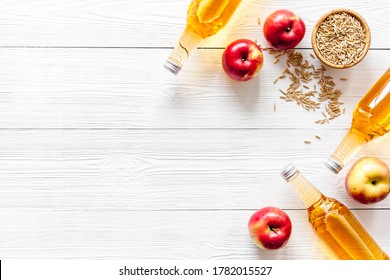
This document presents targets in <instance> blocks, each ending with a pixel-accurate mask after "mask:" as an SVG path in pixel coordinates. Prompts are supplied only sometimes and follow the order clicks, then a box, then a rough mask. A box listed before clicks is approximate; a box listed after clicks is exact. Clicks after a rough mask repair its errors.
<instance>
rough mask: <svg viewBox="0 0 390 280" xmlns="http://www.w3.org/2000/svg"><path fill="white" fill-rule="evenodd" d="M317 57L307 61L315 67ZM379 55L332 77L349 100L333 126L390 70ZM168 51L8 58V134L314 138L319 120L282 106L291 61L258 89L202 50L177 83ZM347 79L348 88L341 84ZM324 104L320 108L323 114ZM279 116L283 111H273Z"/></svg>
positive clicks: (264, 74) (4, 54) (13, 52)
mask: <svg viewBox="0 0 390 280" xmlns="http://www.w3.org/2000/svg"><path fill="white" fill-rule="evenodd" d="M309 53H310V51H307V50H306V51H302V54H303V55H304V57H305V59H308V60H309V61H310V62H313V63H314V64H315V65H317V66H319V65H320V64H319V62H318V60H313V61H311V60H310V55H309ZM387 54H388V51H382V50H372V51H370V52H369V54H368V55H367V57H366V58H365V60H363V62H361V64H359V65H357V66H356V67H353V68H351V69H346V70H342V71H340V70H334V69H333V70H331V69H328V71H327V74H329V75H331V76H333V77H334V81H335V83H336V85H337V88H339V89H341V90H342V91H343V95H342V97H341V98H340V101H342V102H345V108H346V114H344V115H342V116H340V117H339V118H337V119H335V120H334V121H333V122H331V124H330V125H326V127H329V128H338V129H340V128H343V129H345V128H346V127H347V126H348V125H349V123H350V119H351V112H352V109H353V108H354V106H355V104H356V103H357V102H358V100H359V99H360V98H361V97H362V96H363V94H364V93H365V92H366V91H367V90H368V89H369V88H370V86H371V85H372V84H373V83H374V82H375V81H376V80H377V79H378V77H379V76H380V75H381V74H382V73H383V72H384V71H385V69H386V67H387V66H386V65H390V56H389V55H387ZM168 55H169V50H150V49H0V56H1V66H0V87H1V89H0V101H1V102H0V112H1V118H0V128H312V129H317V128H318V129H320V128H319V127H321V126H320V125H317V124H315V121H316V120H318V119H322V118H323V117H322V114H321V112H322V111H323V110H324V107H322V110H318V111H317V112H315V113H313V112H307V111H306V110H304V109H302V108H301V107H299V106H297V105H296V104H293V103H291V102H290V103H287V102H285V101H284V100H281V99H280V96H281V93H280V92H279V89H284V90H285V89H286V88H287V87H288V84H289V82H288V81H287V79H284V80H280V81H279V82H278V83H277V84H273V83H274V80H275V79H277V78H278V77H279V76H280V75H281V74H282V73H283V71H284V70H285V67H286V66H285V63H284V62H283V59H282V60H281V61H280V63H278V64H274V63H273V61H274V57H273V56H271V55H270V54H268V53H265V63H264V67H263V69H262V70H261V72H260V73H259V75H258V76H257V77H256V78H255V79H253V80H252V81H249V82H246V83H239V82H234V81H232V80H230V79H229V78H228V77H227V76H226V75H225V73H223V70H222V67H221V62H220V60H221V55H222V50H199V51H198V52H197V53H196V54H194V56H192V57H191V58H190V60H189V61H188V63H187V64H186V65H185V68H184V69H183V70H182V73H180V74H179V76H177V77H174V76H172V75H171V74H170V73H168V71H166V70H165V69H163V67H162V64H163V63H164V61H165V59H166V58H167V56H168ZM340 78H348V80H347V81H341V80H340ZM324 105H325V104H322V106H324ZM275 107H276V108H275Z"/></svg>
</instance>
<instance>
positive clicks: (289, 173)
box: [280, 163, 299, 181]
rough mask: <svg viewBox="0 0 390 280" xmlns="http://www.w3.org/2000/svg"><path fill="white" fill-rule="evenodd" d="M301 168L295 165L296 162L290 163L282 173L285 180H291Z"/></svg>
mask: <svg viewBox="0 0 390 280" xmlns="http://www.w3.org/2000/svg"><path fill="white" fill-rule="evenodd" d="M298 172H299V170H298V169H297V168H296V167H295V165H294V164H291V163H290V164H289V165H287V166H286V167H284V168H283V169H282V171H281V172H280V175H281V176H282V177H283V178H284V180H286V181H289V180H290V179H291V178H292V177H294V175H295V174H298Z"/></svg>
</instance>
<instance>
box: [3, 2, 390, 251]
mask: <svg viewBox="0 0 390 280" xmlns="http://www.w3.org/2000/svg"><path fill="white" fill-rule="evenodd" d="M189 2H190V1H189V0H188V1H179V0H167V1H157V0H146V1H140V0H131V1H107V0H83V1H75V0H68V1H65V0H31V1H27V0H13V1H9V0H5V1H1V2H0V11H1V13H0V23H1V28H0V223H1V226H0V257H2V258H24V257H26V258H91V259H107V258H109V259H142V258H145V259H159V258H161V259H326V258H328V255H327V254H326V253H325V252H324V251H323V250H322V249H321V246H319V242H318V240H317V237H316V235H315V234H314V233H313V232H312V230H311V229H310V227H309V224H308V223H307V216H306V211H305V209H303V207H302V204H301V203H300V202H299V201H298V199H297V197H296V195H295V194H294V193H293V192H292V190H291V187H290V186H289V185H288V184H287V183H285V182H284V181H283V180H282V178H281V177H280V175H279V172H280V170H281V168H283V167H284V166H285V165H286V164H288V163H290V162H292V163H294V164H296V166H297V167H298V168H299V169H300V170H301V171H302V173H303V174H304V176H305V177H307V178H308V179H309V180H310V181H311V182H312V183H313V184H314V185H316V186H317V187H318V188H319V189H320V190H321V191H322V192H324V194H326V195H329V196H332V197H335V198H337V199H339V200H340V201H342V202H344V203H345V204H346V205H347V206H349V207H350V208H351V209H352V210H353V212H354V213H355V215H356V216H357V217H358V219H359V220H361V222H362V223H363V224H364V226H365V227H366V228H367V229H368V231H369V232H370V233H371V234H372V236H373V237H374V238H375V239H376V240H377V242H378V243H379V244H380V245H381V246H382V248H383V249H384V250H385V251H387V252H388V253H390V241H389V238H388V235H389V232H390V223H389V220H388V216H389V214H390V212H389V211H390V210H389V209H390V199H386V200H384V201H382V202H380V203H378V204H374V205H368V206H367V205H362V204H359V203H357V202H355V201H353V200H352V199H351V198H350V197H349V196H348V195H347V193H346V192H345V190H344V179H345V176H346V173H347V171H348V169H349V167H350V166H351V164H352V163H353V162H354V161H355V160H356V159H357V158H359V157H361V156H364V155H372V156H377V157H380V158H381V159H383V160H384V161H385V162H386V163H388V164H389V165H390V145H389V141H390V135H386V136H384V137H382V138H379V139H376V140H374V141H372V142H370V143H368V144H367V145H366V146H365V147H364V148H363V149H362V150H361V151H360V152H359V153H358V154H357V155H356V156H355V157H354V158H353V159H352V160H351V161H350V162H349V163H348V164H347V166H346V167H345V168H344V170H343V171H342V172H341V173H340V174H339V175H334V174H332V173H330V171H328V170H326V169H325V167H324V166H323V162H324V160H325V159H326V158H327V157H328V156H329V155H330V154H331V152H333V150H334V149H335V148H336V146H337V144H338V143H339V142H340V140H341V138H342V137H343V135H344V133H345V132H346V131H347V129H348V127H349V125H350V121H351V112H352V110H353V108H354V107H355V105H356V103H357V102H358V100H359V99H360V98H361V97H362V96H363V94H364V93H365V92H366V91H367V89H368V88H369V87H370V86H371V85H372V84H373V83H374V82H375V81H376V80H377V78H378V77H379V76H380V75H381V74H382V73H383V71H384V70H385V69H387V68H388V67H389V65H390V58H389V57H390V56H389V52H390V42H389V38H390V37H389V36H388V35H389V30H388V23H389V21H388V14H389V12H390V3H389V2H388V1H384V0H383V1H380V0H378V1H375V3H372V2H371V1H366V0H364V1H351V0H348V1H342V2H340V1H337V0H329V1H326V2H318V1H309V0H305V1H291V0H289V1H287V0H280V1H268V0H260V1H257V0H246V1H245V0H244V1H243V3H242V5H241V6H240V7H239V10H238V11H237V13H236V14H235V16H234V17H233V18H232V21H231V22H230V23H229V24H228V26H226V28H225V29H224V30H223V31H222V32H221V33H220V34H218V35H216V36H215V37H213V38H209V39H207V40H205V41H204V42H203V44H202V45H201V46H200V48H199V49H198V50H196V52H194V53H193V54H192V55H191V56H190V58H189V60H188V61H187V63H186V64H185V67H184V68H183V70H182V72H181V73H180V75H179V76H177V77H173V76H171V75H170V73H167V71H165V70H164V69H163V67H162V65H163V63H164V61H165V60H166V59H167V57H168V55H169V54H170V52H171V51H172V48H173V46H174V45H175V44H176V41H177V39H178V37H179V35H180V33H181V32H182V30H183V28H184V24H185V13H186V9H187V6H188V4H189ZM340 6H344V7H348V8H351V9H354V10H355V11H357V12H359V13H361V14H362V15H363V16H364V17H365V19H366V20H367V22H368V24H369V25H370V28H371V32H372V45H371V49H370V51H369V53H368V55H367V56H366V57H365V59H364V60H363V61H362V62H361V63H360V64H359V65H357V66H355V67H353V68H350V69H346V70H342V71H340V70H334V69H328V71H327V73H329V75H331V76H333V77H334V80H335V82H336V85H337V87H338V88H340V89H341V90H342V91H343V94H342V97H341V101H342V102H344V106H345V109H346V113H345V114H343V115H341V116H340V117H339V118H337V119H336V120H334V121H332V122H331V123H330V124H327V125H318V124H315V123H314V122H315V121H316V120H317V119H319V118H321V117H322V115H321V110H319V111H317V112H315V113H314V112H307V111H305V110H303V109H302V108H300V107H298V106H297V105H295V104H293V103H287V102H285V101H283V100H281V99H280V98H279V95H280V93H279V91H278V90H279V88H285V87H287V85H288V83H287V81H282V82H281V83H277V84H274V80H275V79H276V78H277V77H278V76H279V75H280V74H281V73H282V72H283V71H284V69H285V64H284V58H282V59H281V61H280V62H279V63H277V64H274V63H273V62H274V57H273V56H271V55H269V54H268V53H265V54H264V55H265V64H264V66H263V69H262V70H261V72H260V74H259V75H258V76H257V77H256V78H255V79H253V80H252V81H250V82H247V83H235V82H232V81H231V80H229V79H228V78H227V77H226V75H225V74H224V73H223V71H222V68H221V62H220V61H221V55H222V52H223V49H224V47H225V46H226V45H227V43H229V42H231V41H232V40H233V39H237V38H243V37H245V38H249V39H253V40H257V41H258V43H259V44H260V45H261V46H263V47H264V46H267V43H266V42H265V40H264V38H263V36H262V33H261V32H262V30H261V28H262V25H260V26H259V25H258V17H260V18H261V20H262V22H264V20H265V18H266V16H267V15H268V14H269V13H271V12H272V11H274V10H276V9H279V8H285V7H288V8H289V9H291V10H293V11H295V12H296V13H297V14H299V15H301V17H302V18H304V20H305V22H306V26H307V33H306V36H305V38H304V40H303V41H302V43H301V44H300V45H299V50H298V51H300V52H301V53H302V54H303V55H304V57H305V58H306V59H308V60H310V61H311V59H310V53H311V52H312V50H311V49H310V47H311V46H310V33H311V29H312V27H313V26H314V23H315V21H316V20H317V18H319V17H320V16H321V15H322V14H323V13H325V12H326V11H328V10H330V9H333V8H337V7H340ZM378 7H379V8H378ZM313 63H314V64H315V65H316V66H319V65H320V64H319V62H318V61H317V60H314V61H313ZM340 78H347V81H341V80H340ZM315 135H320V136H321V139H320V140H319V139H316V138H315ZM305 140H310V141H311V143H310V144H305V143H304V141H305ZM268 205H274V206H277V207H280V208H282V209H285V210H286V211H287V212H288V214H289V215H290V217H291V218H292V221H293V235H292V237H291V240H290V241H289V243H288V245H287V246H286V247H285V248H283V249H282V250H277V251H274V252H265V251H261V250H259V249H258V248H256V247H255V245H254V244H253V243H252V242H251V241H250V240H249V235H248V233H247V228H246V224H247V221H248V219H249V217H250V216H251V215H252V213H253V212H254V211H255V210H256V209H258V208H261V207H263V206H268Z"/></svg>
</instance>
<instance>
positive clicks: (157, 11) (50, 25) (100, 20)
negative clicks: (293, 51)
mask: <svg viewBox="0 0 390 280" xmlns="http://www.w3.org/2000/svg"><path fill="white" fill-rule="evenodd" d="M189 3H190V1H189V0H187V1H177V0H167V1H164V2H160V1H156V0H131V1H105V0H83V1H79V0H69V1H63V0H12V1H1V3H0V10H1V11H2V16H1V21H2V26H5V27H6V28H2V29H1V31H0V32H1V33H0V35H1V36H0V46H71V47H74V46H84V47H85V46H88V47H97V46H99V47H173V46H174V45H175V44H176V41H177V39H178V37H179V35H180V34H181V32H182V31H183V29H184V25H185V19H186V11H187V7H188V4H189ZM342 6H346V7H348V8H350V9H352V10H355V11H356V12H358V13H360V14H362V15H363V17H364V18H365V19H366V21H367V22H368V24H369V26H370V29H371V30H372V47H373V48H388V45H386V40H383V38H386V37H389V35H390V33H389V32H390V31H389V30H388V22H387V15H388V14H389V13H390V3H389V2H388V1H386V0H377V1H375V4H373V3H372V1H369V0H363V1H343V2H340V1H339V0H328V1H326V3H322V2H321V3H319V2H316V1H296V2H295V3H291V1H289V0H280V1H270V0H243V2H242V3H241V5H240V6H239V8H238V10H237V11H236V13H235V14H234V16H233V18H232V20H231V22H229V24H228V25H227V26H226V27H225V29H224V30H223V31H222V32H221V33H220V34H218V35H216V36H214V37H212V38H210V39H209V40H207V41H205V42H204V43H203V44H202V45H203V46H208V47H225V46H226V45H227V43H228V42H230V41H231V40H232V39H237V38H239V37H245V38H249V39H252V40H255V39H257V40H259V43H261V44H262V45H265V44H266V42H265V40H264V37H263V36H262V29H261V28H262V24H261V25H260V26H259V25H258V20H257V19H258V17H260V18H261V21H262V22H264V20H265V19H266V17H267V16H268V15H269V14H270V13H271V12H273V11H274V10H277V9H282V8H286V7H288V8H289V9H291V10H294V11H295V12H296V13H297V14H298V15H300V16H301V17H302V18H303V19H304V20H305V23H306V25H307V33H306V36H305V40H304V41H303V42H302V43H301V44H300V45H299V46H300V47H305V48H307V47H311V44H310V34H311V31H312V28H313V26H314V24H315V22H316V21H317V19H318V18H319V17H320V16H322V15H323V14H325V13H326V12H327V11H329V10H331V9H335V8H339V7H342Z"/></svg>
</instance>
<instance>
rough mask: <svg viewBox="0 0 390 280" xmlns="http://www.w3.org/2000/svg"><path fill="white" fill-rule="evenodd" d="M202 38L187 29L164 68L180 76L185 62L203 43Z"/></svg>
mask: <svg viewBox="0 0 390 280" xmlns="http://www.w3.org/2000/svg"><path fill="white" fill-rule="evenodd" d="M202 39H203V38H202V37H201V36H199V35H198V34H196V33H195V32H193V31H192V30H190V29H189V28H188V27H186V28H185V29H184V31H183V33H182V35H181V36H180V39H179V41H178V43H177V44H176V46H175V48H174V49H173V51H172V53H171V55H170V56H169V58H168V60H167V61H166V63H165V64H164V67H165V68H166V69H168V70H169V71H171V72H172V73H173V74H175V75H176V74H178V73H179V72H180V70H181V69H182V67H183V64H184V62H185V61H186V60H187V59H188V57H189V55H190V54H191V53H192V51H193V50H194V49H195V48H196V47H197V46H198V45H199V43H200V42H201V41H202Z"/></svg>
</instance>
